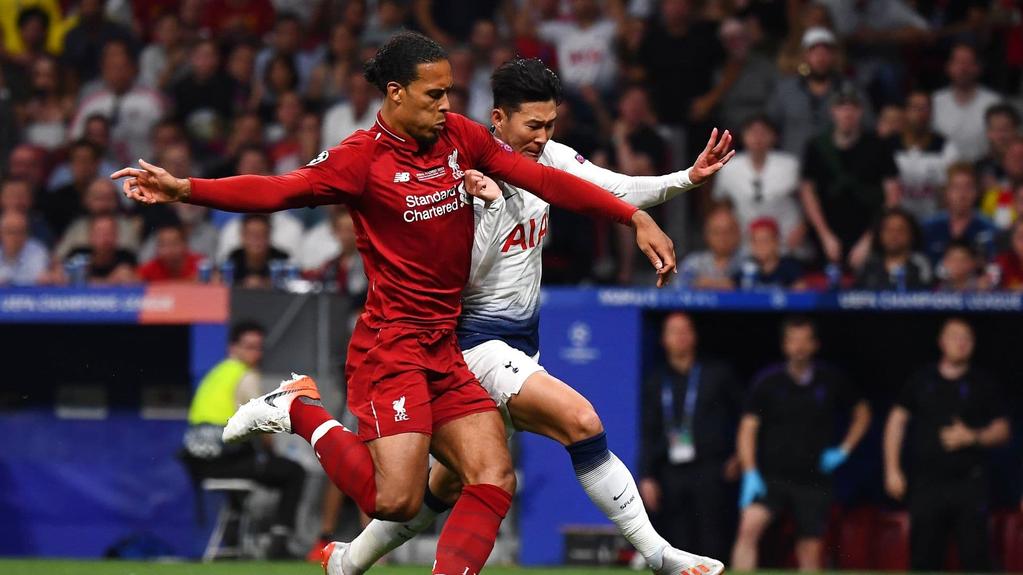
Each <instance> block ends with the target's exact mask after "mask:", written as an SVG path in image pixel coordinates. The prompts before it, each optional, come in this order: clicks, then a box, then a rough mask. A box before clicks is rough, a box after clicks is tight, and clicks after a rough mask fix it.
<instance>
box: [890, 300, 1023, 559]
mask: <svg viewBox="0 0 1023 575" xmlns="http://www.w3.org/2000/svg"><path fill="white" fill-rule="evenodd" d="M974 346H975V338H974V333H973V328H972V327H971V326H970V324H969V323H967V322H966V320H963V319H960V318H952V319H949V320H947V321H946V322H945V323H944V325H943V326H942V328H941V334H940V336H939V338H938V347H940V348H941V359H940V360H938V362H937V364H936V365H935V364H932V365H930V366H927V367H925V368H923V369H921V370H920V371H919V372H917V374H916V375H914V376H913V377H912V378H911V379H910V380H909V382H908V383H907V384H906V386H905V387H904V388H903V389H902V393H901V394H900V395H899V398H898V399H897V400H896V402H895V406H894V407H893V408H892V410H891V412H890V413H889V415H888V422H887V424H886V425H885V431H884V464H885V489H886V491H887V492H888V494H889V495H890V496H891V497H892V498H894V499H897V500H902V499H903V498H907V495H908V498H907V499H908V501H907V504H908V506H909V517H910V545H909V547H910V569H912V570H914V571H932V572H933V571H940V570H941V569H942V567H943V566H944V563H945V555H946V552H947V551H948V545H947V542H948V537H949V535H950V534H951V533H955V537H956V543H957V546H958V550H959V561H960V564H961V565H962V566H963V568H964V569H968V570H970V571H987V570H989V569H990V568H991V558H990V555H989V553H990V551H989V547H988V535H987V533H988V504H989V502H988V495H987V494H988V469H989V463H988V454H987V452H988V450H990V449H992V448H994V447H997V446H1000V445H1003V444H1005V443H1007V442H1008V441H1009V419H1008V416H1007V412H1006V403H1005V402H1004V400H1003V399H1002V394H1001V390H1000V389H999V387H998V385H997V384H996V382H995V381H994V380H993V379H992V378H991V377H990V376H989V375H988V374H985V373H983V372H982V371H981V370H979V369H977V368H975V367H973V366H972V365H971V360H972V357H973V351H974ZM910 420H912V421H913V427H912V429H911V432H910V435H909V441H908V442H907V443H908V446H909V451H910V453H911V454H912V459H911V467H910V476H909V477H910V481H909V482H908V483H907V481H906V475H905V474H904V473H903V467H902V457H901V455H902V448H903V439H904V438H905V436H906V424H907V423H909V422H910Z"/></svg>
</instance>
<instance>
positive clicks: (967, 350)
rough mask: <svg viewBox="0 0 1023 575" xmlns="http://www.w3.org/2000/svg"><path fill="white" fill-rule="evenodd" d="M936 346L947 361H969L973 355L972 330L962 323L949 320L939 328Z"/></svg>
mask: <svg viewBox="0 0 1023 575" xmlns="http://www.w3.org/2000/svg"><path fill="white" fill-rule="evenodd" d="M938 347H940V348H941V353H942V355H943V356H944V357H945V359H947V360H948V361H952V362H956V363H961V362H965V361H969V360H970V356H972V355H973V330H971V329H970V327H969V326H967V325H966V324H964V323H961V322H958V321H954V322H951V323H949V324H947V325H945V329H943V330H941V337H939V338H938Z"/></svg>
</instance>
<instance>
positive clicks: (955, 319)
mask: <svg viewBox="0 0 1023 575" xmlns="http://www.w3.org/2000/svg"><path fill="white" fill-rule="evenodd" d="M954 323H958V324H959V325H962V326H966V329H968V330H970V334H971V335H972V334H973V333H974V332H973V324H971V323H970V322H969V321H968V320H967V319H966V318H965V317H963V316H961V315H953V316H949V317H947V318H945V321H943V322H941V330H940V332H944V331H945V330H946V329H948V326H950V325H952V324H954Z"/></svg>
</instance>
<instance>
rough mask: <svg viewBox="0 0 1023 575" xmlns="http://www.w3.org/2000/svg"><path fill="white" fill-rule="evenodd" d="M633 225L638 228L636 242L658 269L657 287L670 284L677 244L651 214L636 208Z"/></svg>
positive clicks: (674, 270) (673, 271)
mask: <svg viewBox="0 0 1023 575" xmlns="http://www.w3.org/2000/svg"><path fill="white" fill-rule="evenodd" d="M632 225H633V227H635V228H636V244H637V245H639V249H640V251H642V252H643V253H644V254H645V255H646V257H647V259H649V260H650V263H651V264H652V265H653V266H654V269H655V270H657V287H664V286H666V285H668V282H669V281H670V278H671V274H673V273H678V272H677V271H676V269H675V245H674V243H672V241H671V238H669V237H668V235H667V234H665V233H664V230H662V229H661V228H660V226H658V225H657V222H655V221H654V219H653V218H651V217H650V214H648V213H646V212H644V211H643V210H636V212H635V213H633V214H632Z"/></svg>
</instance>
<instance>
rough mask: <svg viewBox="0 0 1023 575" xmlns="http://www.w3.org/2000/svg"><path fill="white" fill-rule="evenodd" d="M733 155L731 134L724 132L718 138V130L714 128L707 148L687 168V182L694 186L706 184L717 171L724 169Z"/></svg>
mask: <svg viewBox="0 0 1023 575" xmlns="http://www.w3.org/2000/svg"><path fill="white" fill-rule="evenodd" d="M734 155H735V150H733V149H732V133H731V132H729V131H728V130H725V131H724V132H723V133H722V134H721V137H720V138H718V129H717V128H714V129H713V130H711V132H710V139H709V140H707V147H706V148H704V149H703V152H701V153H700V157H698V158H696V162H694V163H693V166H692V167H691V168H689V180H690V181H691V182H693V183H694V184H696V185H700V184H702V183H704V182H706V181H707V179H708V178H710V177H711V176H713V175H714V174H716V173H718V170H720V169H721V168H723V167H725V164H727V163H728V160H731V159H732V156H734Z"/></svg>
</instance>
